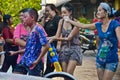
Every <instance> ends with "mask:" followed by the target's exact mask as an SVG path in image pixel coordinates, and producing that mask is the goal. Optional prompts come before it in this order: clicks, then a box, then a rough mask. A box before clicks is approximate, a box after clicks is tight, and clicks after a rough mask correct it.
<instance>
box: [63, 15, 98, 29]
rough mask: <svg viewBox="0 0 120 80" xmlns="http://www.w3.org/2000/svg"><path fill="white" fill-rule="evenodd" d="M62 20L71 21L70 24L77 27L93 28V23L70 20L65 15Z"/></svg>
mask: <svg viewBox="0 0 120 80" xmlns="http://www.w3.org/2000/svg"><path fill="white" fill-rule="evenodd" d="M64 20H65V21H67V22H69V23H71V24H72V25H74V26H76V27H79V28H85V29H95V28H96V27H95V23H92V24H83V23H80V22H79V21H78V20H76V19H75V21H73V20H71V19H70V18H69V17H67V16H65V17H64Z"/></svg>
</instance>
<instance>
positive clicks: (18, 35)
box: [9, 8, 30, 74]
mask: <svg viewBox="0 0 120 80" xmlns="http://www.w3.org/2000/svg"><path fill="white" fill-rule="evenodd" d="M26 10H27V8H25V9H22V10H20V11H19V18H20V20H21V23H19V24H17V26H16V29H15V31H14V43H15V44H16V45H19V50H21V49H24V48H25V45H26V40H27V38H28V34H29V31H30V28H29V27H28V26H26V25H25V24H24V23H23V16H24V12H25V11H26ZM23 51H24V50H23ZM9 53H10V55H11V56H14V55H18V58H17V64H19V62H20V60H21V58H22V56H23V53H21V52H20V51H9ZM17 71H18V68H17V65H16V67H15V69H14V71H13V73H16V72H17ZM19 71H20V69H19ZM24 74H27V71H25V70H24Z"/></svg>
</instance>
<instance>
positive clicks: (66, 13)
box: [61, 7, 71, 17]
mask: <svg viewBox="0 0 120 80" xmlns="http://www.w3.org/2000/svg"><path fill="white" fill-rule="evenodd" d="M70 15H71V12H69V11H68V10H67V9H66V8H65V7H62V8H61V16H62V17H64V16H68V17H70Z"/></svg>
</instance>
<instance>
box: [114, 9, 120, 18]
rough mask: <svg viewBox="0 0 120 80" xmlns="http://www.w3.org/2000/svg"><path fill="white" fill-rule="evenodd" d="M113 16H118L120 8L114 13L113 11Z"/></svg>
mask: <svg viewBox="0 0 120 80" xmlns="http://www.w3.org/2000/svg"><path fill="white" fill-rule="evenodd" d="M114 16H115V17H120V9H118V10H117V11H116V12H115V13H114Z"/></svg>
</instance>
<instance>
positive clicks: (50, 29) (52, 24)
mask: <svg viewBox="0 0 120 80" xmlns="http://www.w3.org/2000/svg"><path fill="white" fill-rule="evenodd" d="M45 13H46V14H47V15H48V17H49V18H50V19H49V20H48V21H47V22H45V24H44V26H43V27H44V29H45V31H46V33H47V34H48V37H53V36H54V35H55V34H56V32H57V28H58V23H59V20H60V19H61V17H60V16H58V10H57V8H56V6H55V5H54V4H46V7H45ZM45 18H46V17H45ZM46 19H47V18H46ZM45 21H46V20H45ZM51 45H54V46H55V47H56V46H57V41H54V42H52V43H51ZM53 71H54V66H53V64H52V63H51V62H50V60H49V58H48V56H47V62H46V69H45V72H44V75H46V74H48V73H50V72H53Z"/></svg>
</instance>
